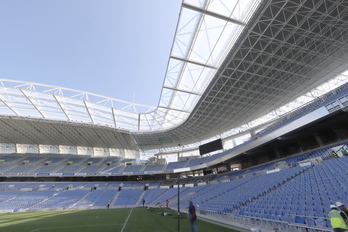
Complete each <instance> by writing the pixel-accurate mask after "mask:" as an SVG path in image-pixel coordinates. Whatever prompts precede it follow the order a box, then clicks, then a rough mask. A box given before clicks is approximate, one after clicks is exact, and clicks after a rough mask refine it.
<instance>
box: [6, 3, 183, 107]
mask: <svg viewBox="0 0 348 232" xmlns="http://www.w3.org/2000/svg"><path fill="white" fill-rule="evenodd" d="M180 6H181V0H169V1H168V0H146V1H144V0H133V1H132V0H0V30H1V33H0V78H4V79H11V80H21V81H29V82H35V83H41V84H48V85H54V86H61V87H65V88H71V89H77V90H82V91H87V92H91V93H95V94H100V95H104V96H107V97H113V98H117V99H120V100H125V101H130V102H133V101H134V102H135V103H139V104H146V105H151V106H156V105H157V104H158V100H159V97H160V92H161V88H162V85H163V80H164V77H165V72H166V68H167V63H168V59H169V55H170V49H171V46H172V42H173V38H174V34H175V29H176V25H177V21H178V17H179V11H180Z"/></svg>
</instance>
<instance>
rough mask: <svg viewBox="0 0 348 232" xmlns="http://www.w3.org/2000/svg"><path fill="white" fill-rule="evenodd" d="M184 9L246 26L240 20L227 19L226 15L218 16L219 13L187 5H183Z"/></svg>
mask: <svg viewBox="0 0 348 232" xmlns="http://www.w3.org/2000/svg"><path fill="white" fill-rule="evenodd" d="M182 7H184V8H186V9H189V10H193V11H197V12H199V13H201V14H206V15H209V16H212V17H214V18H218V19H221V20H224V21H227V22H230V23H234V24H238V25H241V26H245V23H243V22H241V21H239V20H236V19H232V18H230V17H226V16H224V15H221V14H218V13H215V12H212V11H208V10H206V9H203V8H199V7H196V6H192V5H190V4H187V3H182Z"/></svg>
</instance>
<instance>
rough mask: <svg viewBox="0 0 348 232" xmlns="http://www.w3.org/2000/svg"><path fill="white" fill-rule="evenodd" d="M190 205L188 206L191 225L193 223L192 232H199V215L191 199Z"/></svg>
mask: <svg viewBox="0 0 348 232" xmlns="http://www.w3.org/2000/svg"><path fill="white" fill-rule="evenodd" d="M189 204H190V206H189V208H188V213H189V219H190V225H191V232H195V230H196V232H198V226H197V215H196V207H195V206H194V205H193V202H192V201H190V203H189Z"/></svg>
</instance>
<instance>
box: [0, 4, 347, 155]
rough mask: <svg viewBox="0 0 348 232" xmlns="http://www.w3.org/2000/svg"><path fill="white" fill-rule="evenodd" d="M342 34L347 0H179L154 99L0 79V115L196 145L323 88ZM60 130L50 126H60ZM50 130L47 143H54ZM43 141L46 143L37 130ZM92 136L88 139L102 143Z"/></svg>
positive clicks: (152, 143)
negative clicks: (147, 102)
mask: <svg viewBox="0 0 348 232" xmlns="http://www.w3.org/2000/svg"><path fill="white" fill-rule="evenodd" d="M347 40H348V6H347V4H346V2H345V1H344V0H335V1H334V0H332V1H316V0H307V1H299V0H292V1H291V0H290V1H268V0H267V1H266V0H264V1H261V0H259V1H230V0H219V1H213V2H210V1H202V3H199V2H198V1H193V0H185V1H183V4H182V9H181V13H180V18H179V22H178V27H177V31H176V35H175V38H174V42H173V47H172V53H171V56H170V58H169V62H168V67H167V73H166V77H165V80H164V83H163V89H162V93H161V99H160V102H159V105H158V106H157V107H150V106H144V105H137V104H133V103H129V102H124V101H120V100H116V99H112V98H106V97H103V96H99V95H95V94H90V93H86V92H81V91H76V90H71V89H66V88H59V87H54V86H48V85H40V84H35V83H25V82H15V81H10V80H1V82H2V86H1V88H0V109H1V112H0V114H1V115H14V116H16V118H18V117H24V118H23V120H22V123H28V122H31V121H30V120H29V121H28V117H29V119H32V118H38V119H40V118H41V119H47V120H44V121H45V122H46V123H42V124H41V123H39V122H40V120H38V123H37V124H35V126H34V127H35V129H33V131H32V132H33V133H36V129H38V128H40V127H42V128H44V127H45V126H46V125H49V124H50V123H49V121H50V120H51V119H54V120H51V121H52V122H51V123H52V125H54V124H55V123H56V122H57V121H68V122H72V123H70V124H71V125H73V122H78V124H79V126H81V125H83V124H86V125H88V127H89V126H90V125H92V124H93V125H94V126H96V127H95V128H97V126H98V125H99V126H100V132H103V131H105V130H106V131H107V130H108V129H106V128H108V127H110V128H112V129H113V130H114V133H115V134H113V135H111V136H115V135H116V133H117V129H116V130H115V128H120V129H122V130H127V131H130V134H131V135H132V136H133V138H134V139H135V141H136V143H137V146H139V147H140V148H141V149H143V150H151V149H158V148H168V147H176V146H177V145H178V144H182V145H185V144H191V143H197V142H199V141H202V140H205V139H208V138H212V137H215V136H220V135H222V134H224V133H226V132H227V131H229V130H233V129H234V128H241V127H246V128H247V129H250V128H252V127H253V126H254V125H256V124H257V125H259V124H260V123H259V122H255V119H257V118H260V117H262V116H266V121H267V120H274V119H275V118H277V117H279V116H280V115H284V114H285V112H288V111H289V110H292V109H294V108H296V107H299V106H300V105H303V104H305V103H306V102H308V99H315V98H316V97H318V96H320V95H321V93H322V92H324V91H325V87H323V86H322V87H321V88H318V86H320V85H322V84H323V83H326V82H327V81H329V80H330V79H332V78H333V77H335V76H337V75H339V74H341V73H342V72H343V71H344V70H346V69H347V68H348V43H347V42H348V41H347ZM341 79H345V80H347V76H343V77H342V78H341ZM337 82H339V83H340V80H338V81H337ZM301 97H302V98H301ZM303 98H306V101H304V100H303ZM294 100H295V103H296V104H293V105H292V106H289V105H287V107H286V108H287V109H284V108H282V106H284V105H286V104H288V103H290V102H292V101H294ZM138 108H143V109H142V110H141V111H142V112H144V113H138ZM5 118H6V117H5ZM6 120H7V119H6ZM34 121H35V120H34ZM6 122H7V121H6ZM261 123H262V122H261ZM23 126H25V125H23ZM79 126H77V127H79ZM34 127H28V128H34ZM49 127H51V125H49ZM64 128H65V127H56V128H55V130H50V131H51V132H52V133H58V134H60V133H65V132H66V131H65V129H64ZM39 130H40V129H39ZM28 133H30V132H28ZM67 134H69V133H67ZM90 135H91V134H90ZM91 136H92V135H91ZM105 136H107V134H105ZM127 136H128V135H127ZM0 138H1V137H0ZM14 138H17V139H18V141H17V142H19V141H21V139H20V137H16V136H14V137H13V140H12V142H14V143H15V142H16V141H15V139H14ZM53 138H54V136H52V140H50V142H52V143H51V144H57V142H60V141H59V139H57V140H56V141H54V139H53ZM41 139H42V140H43V141H47V140H45V139H46V136H45V135H44V134H42V137H41ZM67 139H68V140H69V138H67ZM71 139H73V138H71ZM2 140H3V141H4V139H2ZM72 141H73V140H72ZM90 141H91V142H90V143H85V144H89V146H94V145H98V144H99V143H97V142H96V143H95V144H93V142H92V140H90ZM0 142H2V141H1V140H0ZM45 143H46V142H45ZM75 145H79V144H75ZM118 145H122V144H119V143H118ZM114 146H115V145H114ZM131 146H133V145H131ZM108 147H109V146H108ZM128 147H129V145H128Z"/></svg>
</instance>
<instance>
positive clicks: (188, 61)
mask: <svg viewBox="0 0 348 232" xmlns="http://www.w3.org/2000/svg"><path fill="white" fill-rule="evenodd" d="M170 58H172V59H175V60H180V61H183V62H186V63H190V64H195V65H199V66H203V67H206V68H211V69H217V67H215V66H211V65H207V64H203V63H199V62H196V61H192V60H188V59H183V58H180V57H177V56H170Z"/></svg>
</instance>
